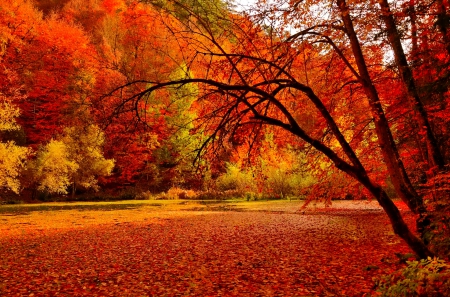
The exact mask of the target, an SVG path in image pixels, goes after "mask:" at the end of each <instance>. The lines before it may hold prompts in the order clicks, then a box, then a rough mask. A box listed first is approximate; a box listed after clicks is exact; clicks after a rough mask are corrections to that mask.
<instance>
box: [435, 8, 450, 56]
mask: <svg viewBox="0 0 450 297" xmlns="http://www.w3.org/2000/svg"><path fill="white" fill-rule="evenodd" d="M436 4H437V6H438V12H437V13H438V14H437V22H436V25H437V26H438V28H439V31H441V34H442V40H443V41H444V44H445V49H446V50H447V53H448V54H449V55H450V37H449V36H448V26H449V16H448V15H447V8H446V7H445V4H444V1H442V0H436Z"/></svg>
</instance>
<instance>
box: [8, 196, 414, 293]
mask: <svg viewBox="0 0 450 297" xmlns="http://www.w3.org/2000/svg"><path fill="white" fill-rule="evenodd" d="M301 203H302V202H299V201H292V202H290V201H268V202H251V203H248V202H240V203H239V202H231V203H211V204H209V203H205V202H202V203H200V202H192V201H126V202H121V203H84V204H75V203H72V204H69V203H65V204H58V203H56V204H55V203H53V204H39V205H19V206H0V295H1V296H54V295H57V294H58V296H364V295H368V293H370V292H373V288H374V277H377V276H379V275H382V274H386V273H390V272H392V271H393V270H395V269H397V268H398V267H399V265H400V264H399V263H398V258H397V257H396V256H395V253H408V252H409V249H408V247H407V246H406V245H405V244H404V243H402V242H401V241H400V239H399V238H398V237H396V236H395V235H394V234H393V232H392V228H391V226H390V224H389V221H388V218H387V216H386V215H385V214H384V212H383V211H382V210H381V209H380V208H379V207H378V206H377V205H376V203H375V202H370V203H369V202H366V201H359V202H353V201H351V202H350V201H338V202H336V203H333V206H332V207H331V208H321V207H319V206H317V207H314V206H311V207H310V208H308V209H307V210H306V211H303V210H301V211H299V209H300V207H301Z"/></svg>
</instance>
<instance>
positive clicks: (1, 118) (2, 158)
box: [0, 93, 30, 194]
mask: <svg viewBox="0 0 450 297" xmlns="http://www.w3.org/2000/svg"><path fill="white" fill-rule="evenodd" d="M19 114H20V111H19V109H18V108H17V107H15V106H14V105H12V104H11V103H10V102H9V101H8V100H7V98H6V97H5V96H4V95H3V94H1V93H0V189H6V190H11V191H13V192H14V193H17V194H18V193H19V192H20V179H19V177H20V174H21V171H22V169H23V168H24V167H25V162H26V159H27V157H28V155H29V154H30V149H28V148H26V147H22V146H18V145H16V143H15V142H14V141H13V140H9V141H3V135H4V133H5V132H9V131H15V130H19V129H20V127H19V125H17V123H16V121H15V118H16V117H18V116H19Z"/></svg>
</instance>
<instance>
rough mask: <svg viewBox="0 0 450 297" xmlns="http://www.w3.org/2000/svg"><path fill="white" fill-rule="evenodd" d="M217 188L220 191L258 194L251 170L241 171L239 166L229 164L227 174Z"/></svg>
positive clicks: (219, 181)
mask: <svg viewBox="0 0 450 297" xmlns="http://www.w3.org/2000/svg"><path fill="white" fill-rule="evenodd" d="M216 186H217V189H218V190H219V191H229V190H232V191H238V192H239V193H241V195H244V194H245V193H246V192H256V184H255V181H254V178H253V173H252V172H251V170H241V169H240V168H239V166H238V164H234V163H227V172H226V173H225V174H223V175H221V176H220V177H219V178H218V179H217V181H216Z"/></svg>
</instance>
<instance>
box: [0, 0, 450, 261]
mask: <svg viewBox="0 0 450 297" xmlns="http://www.w3.org/2000/svg"><path fill="white" fill-rule="evenodd" d="M449 9H450V5H449V2H448V1H446V0H436V1H429V0H414V1H387V0H376V1H375V0H335V1H323V0H305V1H302V0H298V1H294V0H274V1H257V2H256V3H255V4H251V5H249V6H242V5H238V4H237V3H235V4H233V3H228V2H226V1H221V0H174V1H172V0H161V1H158V0H155V1H153V0H146V1H132V0H129V1H128V0H89V1H85V0H64V1H52V0H35V1H27V0H12V1H2V3H1V4H0V190H1V193H2V194H1V195H2V196H1V197H2V199H3V197H4V199H3V200H5V201H6V200H8V199H9V198H8V197H16V198H17V197H22V198H21V199H24V200H30V201H33V200H49V199H50V200H51V199H55V200H57V199H60V200H61V199H74V200H76V199H81V198H83V199H89V197H94V196H95V197H101V196H102V195H105V196H106V195H108V197H110V196H111V195H112V196H114V197H118V199H119V198H120V197H122V198H128V199H129V198H135V197H144V196H145V195H160V196H161V197H163V198H164V197H165V198H167V196H171V195H172V196H173V195H175V196H177V198H190V199H195V198H199V197H201V198H202V199H203V198H205V197H206V198H207V199H216V198H217V199H224V198H229V196H233V197H241V198H246V199H247V200H258V199H274V198H275V199H305V200H306V201H314V200H320V201H325V203H330V201H331V200H332V199H373V200H376V201H377V202H378V203H379V205H381V207H382V208H383V210H384V211H385V213H386V214H387V215H388V217H389V220H390V223H391V225H392V227H393V229H394V232H395V233H396V234H397V235H398V236H400V237H401V238H402V240H404V242H406V244H407V245H408V246H409V247H410V248H411V249H412V250H413V251H414V253H415V254H416V255H417V256H419V257H420V258H426V257H434V256H440V257H443V258H446V257H448V256H449V251H450V244H449V242H448V235H449V228H448V227H449V226H448V222H449V219H448V215H449V214H448V211H449V202H450V201H449V183H450V173H449V161H450V151H449V147H450V138H449V133H450V130H449V129H450V121H449V119H450V116H449V115H450V97H449V96H450V93H449V86H450V83H449V77H450V65H449V63H450V33H449V30H450V23H449V20H450V14H449ZM161 193H162V194H161ZM168 193H172V194H168ZM119 196H120V197H119ZM16 198H14V199H16ZM199 199H200V198H199ZM393 199H398V200H401V201H402V202H403V203H404V204H405V205H406V206H407V208H408V210H409V211H411V212H412V213H413V214H414V215H415V219H416V220H417V230H412V229H411V227H410V226H408V225H407V224H406V223H405V221H404V218H403V216H402V214H401V212H400V211H399V210H398V208H397V206H396V204H395V203H394V202H393ZM416 231H417V232H416Z"/></svg>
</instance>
